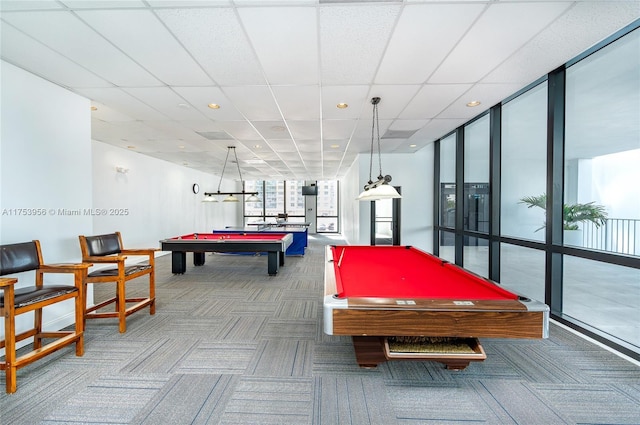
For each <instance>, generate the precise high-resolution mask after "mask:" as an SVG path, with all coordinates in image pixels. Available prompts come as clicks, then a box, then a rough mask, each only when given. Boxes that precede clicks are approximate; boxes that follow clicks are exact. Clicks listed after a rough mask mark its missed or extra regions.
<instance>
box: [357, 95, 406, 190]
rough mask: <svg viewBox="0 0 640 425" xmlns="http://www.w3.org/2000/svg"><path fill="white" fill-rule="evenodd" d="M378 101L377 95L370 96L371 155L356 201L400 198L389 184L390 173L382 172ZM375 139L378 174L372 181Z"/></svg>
mask: <svg viewBox="0 0 640 425" xmlns="http://www.w3.org/2000/svg"><path fill="white" fill-rule="evenodd" d="M379 103H380V98H379V97H373V98H371V104H372V105H373V118H372V124H371V157H370V159H369V182H368V183H367V184H366V185H364V190H363V191H362V193H361V194H360V195H359V196H358V197H357V198H356V200H358V201H376V200H378V199H393V198H402V196H400V194H399V193H398V191H397V190H396V189H395V188H394V187H393V186H391V185H389V182H390V181H391V176H390V175H388V174H387V175H383V174H382V154H381V153H380V124H379V122H378V104H379ZM376 139H377V141H378V165H379V166H380V174H378V180H377V181H375V182H374V181H372V180H371V175H372V168H373V144H374V141H375V140H376Z"/></svg>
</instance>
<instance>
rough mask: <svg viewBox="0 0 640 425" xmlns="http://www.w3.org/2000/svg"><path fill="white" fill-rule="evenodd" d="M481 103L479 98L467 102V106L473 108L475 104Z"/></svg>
mask: <svg viewBox="0 0 640 425" xmlns="http://www.w3.org/2000/svg"><path fill="white" fill-rule="evenodd" d="M479 104H480V101H479V100H472V101H471V102H469V103H467V106H468V107H469V108H473V107H474V106H478V105H479Z"/></svg>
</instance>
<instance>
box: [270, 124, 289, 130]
mask: <svg viewBox="0 0 640 425" xmlns="http://www.w3.org/2000/svg"><path fill="white" fill-rule="evenodd" d="M285 130H286V127H284V126H281V125H274V126H272V127H271V131H285Z"/></svg>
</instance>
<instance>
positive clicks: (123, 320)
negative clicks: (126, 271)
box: [116, 279, 127, 333]
mask: <svg viewBox="0 0 640 425" xmlns="http://www.w3.org/2000/svg"><path fill="white" fill-rule="evenodd" d="M124 285H125V281H124V279H118V283H117V288H116V308H117V309H118V328H119V329H118V330H119V331H120V333H125V332H126V331H127V301H126V293H125V286H124Z"/></svg>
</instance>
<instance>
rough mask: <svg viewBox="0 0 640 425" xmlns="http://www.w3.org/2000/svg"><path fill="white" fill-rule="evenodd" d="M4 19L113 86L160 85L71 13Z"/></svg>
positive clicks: (9, 15)
mask: <svg viewBox="0 0 640 425" xmlns="http://www.w3.org/2000/svg"><path fill="white" fill-rule="evenodd" d="M2 18H3V19H4V20H6V21H7V22H9V23H11V24H12V25H14V26H16V27H17V28H19V29H20V30H21V31H23V32H25V33H26V34H28V35H30V36H32V37H34V38H36V39H39V40H41V41H42V42H43V43H44V44H45V45H47V46H48V47H50V48H51V49H53V50H54V51H56V52H58V53H60V54H62V55H64V56H65V57H67V58H68V59H69V60H71V61H74V62H77V63H81V64H83V66H84V67H85V68H87V69H88V70H90V71H92V72H93V73H95V74H97V75H99V76H100V77H102V78H104V79H105V80H107V81H109V82H111V83H113V84H119V85H124V86H158V85H160V82H159V81H158V80H157V79H156V78H154V77H153V76H152V75H151V74H149V73H148V72H147V71H145V70H144V69H143V68H142V67H140V66H139V65H138V64H136V63H135V62H134V61H132V60H131V59H130V58H129V57H127V56H126V55H125V54H123V53H122V52H121V51H120V50H118V49H117V48H115V47H114V46H113V45H112V44H111V43H109V42H108V41H107V40H105V39H104V38H102V37H101V36H100V35H98V34H97V33H96V32H95V31H94V30H92V29H91V28H90V27H88V26H87V25H86V24H84V23H83V22H81V21H80V20H79V19H78V18H76V17H74V16H73V15H72V14H71V13H70V12H29V13H23V12H18V13H5V14H3V16H2Z"/></svg>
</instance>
